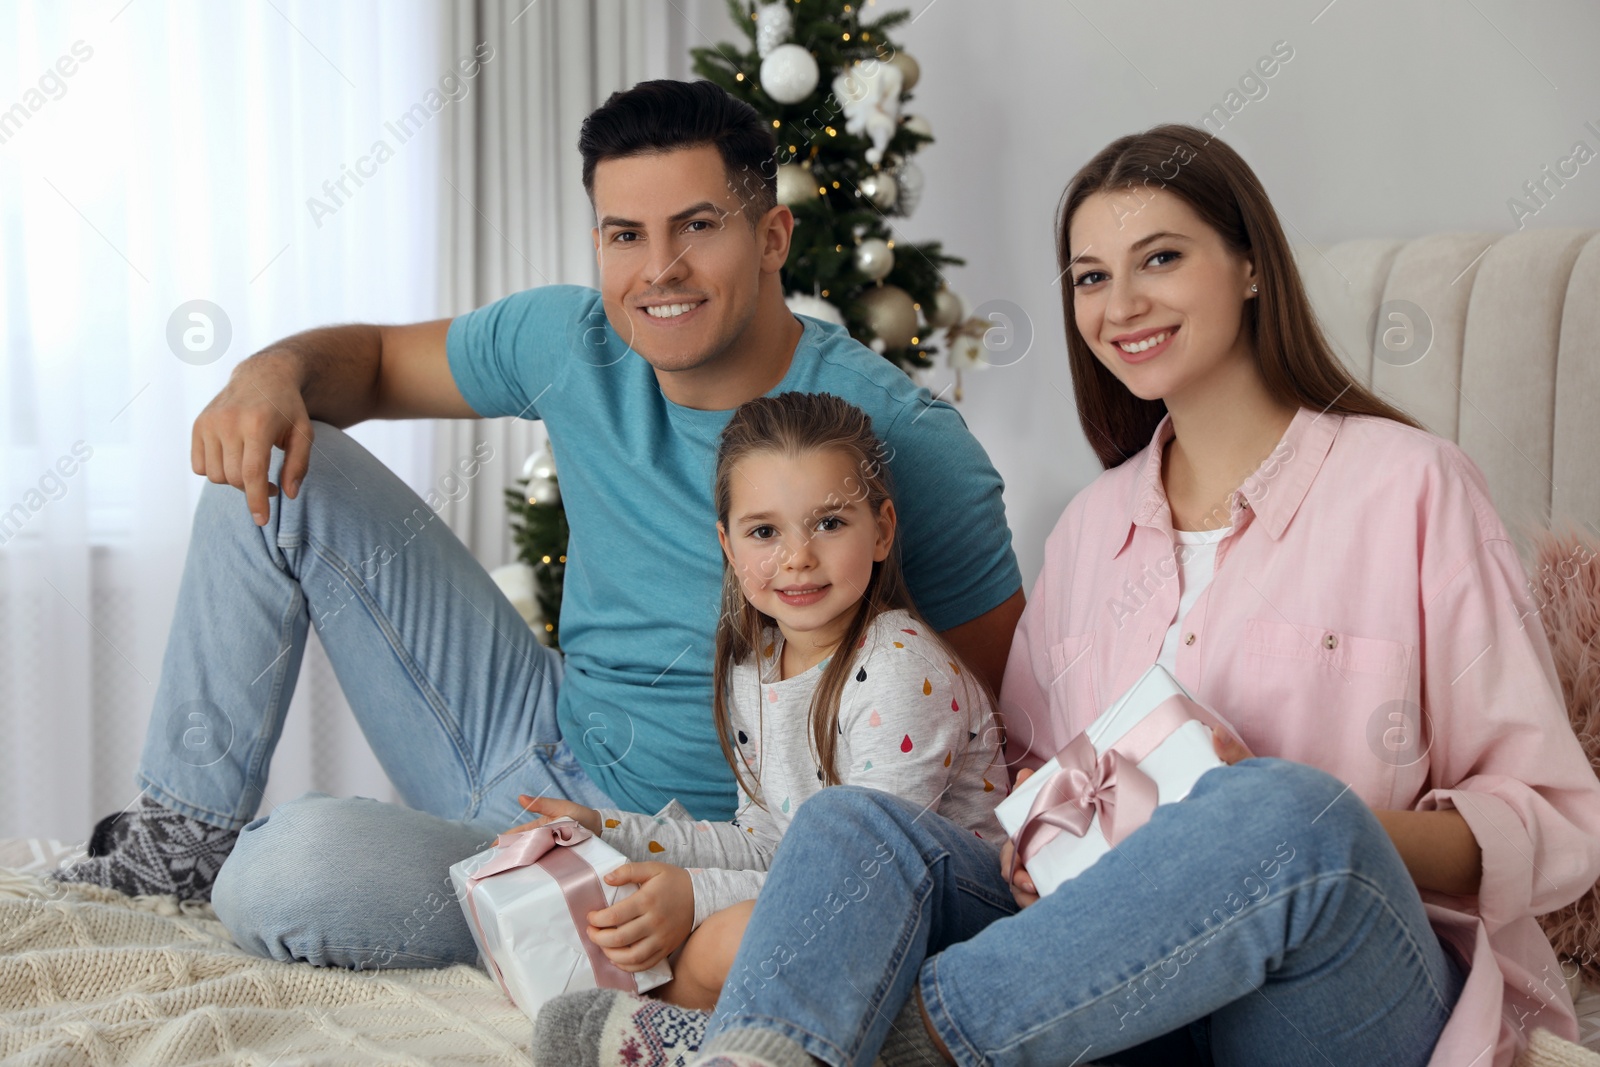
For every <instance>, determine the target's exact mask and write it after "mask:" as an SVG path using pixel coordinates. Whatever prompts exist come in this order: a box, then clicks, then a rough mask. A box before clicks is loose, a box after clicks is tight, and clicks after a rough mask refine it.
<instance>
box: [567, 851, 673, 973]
mask: <svg viewBox="0 0 1600 1067" xmlns="http://www.w3.org/2000/svg"><path fill="white" fill-rule="evenodd" d="M606 883H607V884H608V885H629V884H633V885H637V886H638V887H639V889H638V891H637V892H635V893H633V894H632V895H631V896H629V897H628V898H627V899H625V900H619V901H617V902H616V903H615V904H613V905H611V906H610V907H609V908H601V909H600V910H599V911H591V912H590V913H589V940H590V941H593V942H594V943H595V944H597V945H599V946H600V948H601V950H602V951H603V952H605V954H606V958H608V959H609V960H610V961H611V962H612V963H615V964H616V965H617V966H618V967H620V968H622V969H623V970H624V971H648V970H649V969H650V968H652V967H654V966H655V965H656V964H658V963H660V962H661V961H662V960H664V959H666V958H667V957H668V956H670V955H672V954H673V953H674V952H676V951H678V948H679V946H681V945H682V944H683V943H684V942H685V941H687V940H688V939H689V934H690V932H691V931H692V930H693V929H694V883H693V882H692V881H691V880H690V878H689V872H688V871H686V870H684V869H683V868H682V867H676V866H674V865H672V864H670V863H624V864H623V865H622V866H621V867H618V868H617V869H616V870H614V871H612V872H611V873H610V874H608V875H606Z"/></svg>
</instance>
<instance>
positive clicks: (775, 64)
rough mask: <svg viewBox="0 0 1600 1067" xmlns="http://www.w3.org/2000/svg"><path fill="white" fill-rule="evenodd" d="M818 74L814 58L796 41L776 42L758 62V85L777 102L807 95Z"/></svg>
mask: <svg viewBox="0 0 1600 1067" xmlns="http://www.w3.org/2000/svg"><path fill="white" fill-rule="evenodd" d="M821 76H822V73H821V71H819V70H818V69H817V61H816V58H815V57H814V56H812V54H811V53H810V52H807V51H806V50H805V49H804V48H801V47H800V46H799V45H797V44H780V45H778V47H776V48H774V49H773V50H772V51H771V52H769V53H768V54H767V58H765V59H763V60H762V61H761V88H762V89H765V90H766V93H767V95H768V96H770V97H772V99H774V100H776V101H777V102H778V103H780V104H798V103H799V102H800V101H802V100H804V99H805V98H806V97H808V96H810V95H811V91H812V90H813V89H815V88H816V87H817V79H818V78H820V77H821Z"/></svg>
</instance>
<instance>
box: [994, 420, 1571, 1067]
mask: <svg viewBox="0 0 1600 1067" xmlns="http://www.w3.org/2000/svg"><path fill="white" fill-rule="evenodd" d="M1172 436H1173V429H1172V419H1171V416H1170V415H1169V416H1167V417H1165V418H1163V419H1162V421H1161V423H1160V425H1159V426H1157V428H1156V431H1155V434H1154V436H1153V437H1152V439H1151V442H1150V444H1149V445H1148V446H1146V447H1145V448H1144V449H1143V450H1142V451H1141V452H1139V453H1138V454H1137V455H1135V456H1133V457H1132V458H1131V459H1129V460H1127V461H1126V462H1124V463H1122V464H1120V465H1119V466H1117V467H1115V468H1113V469H1111V470H1108V471H1106V472H1104V473H1103V474H1101V475H1100V476H1099V477H1098V478H1097V479H1096V480H1095V481H1094V482H1093V483H1091V484H1090V485H1089V486H1088V487H1087V488H1085V489H1084V490H1083V491H1082V492H1080V493H1079V494H1078V495H1077V496H1076V497H1074V498H1073V500H1072V502H1071V503H1070V504H1068V505H1067V509H1066V511H1065V512H1064V513H1063V514H1062V516H1061V520H1060V521H1059V522H1058V523H1057V524H1056V528H1055V530H1054V531H1053V532H1052V533H1051V535H1050V538H1049V540H1048V541H1047V543H1046V546H1045V558H1044V566H1043V570H1042V571H1041V572H1040V575H1039V580H1038V582H1037V583H1036V584H1035V586H1034V589H1033V594H1032V597H1031V598H1030V600H1029V601H1028V606H1027V609H1026V610H1025V611H1024V613H1023V616H1022V619H1021V621H1020V623H1019V624H1018V627H1017V632H1016V637H1015V639H1014V640H1013V643H1012V646H1011V657H1010V660H1009V662H1008V665H1007V668H1006V673H1005V680H1004V683H1003V685H1002V689H1001V707H1002V710H1003V711H1004V713H1005V721H1006V727H1007V733H1008V735H1009V744H1008V756H1009V758H1010V759H1011V761H1012V762H1013V763H1015V764H1017V765H1019V766H1022V767H1037V766H1038V765H1040V764H1041V763H1043V762H1044V761H1045V760H1047V759H1048V758H1050V757H1051V756H1052V755H1054V754H1055V753H1056V752H1057V750H1059V749H1060V748H1061V747H1062V746H1064V745H1065V744H1066V743H1067V742H1068V741H1069V740H1071V738H1072V737H1073V736H1074V735H1075V734H1076V733H1077V732H1078V731H1080V730H1082V729H1083V728H1084V727H1085V726H1087V725H1088V724H1089V723H1090V722H1091V721H1093V719H1094V718H1095V716H1096V715H1098V714H1099V713H1100V711H1102V710H1103V709H1104V708H1105V707H1106V706H1107V705H1108V704H1109V703H1110V702H1111V701H1112V700H1113V699H1114V698H1115V697H1117V696H1118V695H1119V694H1121V693H1122V692H1123V691H1125V690H1126V689H1127V688H1128V687H1129V686H1131V685H1132V684H1133V683H1134V681H1136V680H1137V679H1138V677H1139V675H1140V674H1141V673H1143V672H1144V671H1145V669H1146V668H1148V667H1149V666H1150V665H1151V664H1152V663H1154V662H1155V659H1156V655H1157V653H1158V652H1159V650H1160V648H1161V644H1162V640H1163V638H1164V637H1165V635H1166V632H1167V628H1168V627H1169V626H1170V625H1171V624H1172V621H1173V619H1174V618H1175V616H1176V614H1177V607H1178V578H1177V564H1176V559H1175V549H1174V539H1173V533H1172V519H1171V512H1170V510H1169V508H1168V505H1167V499H1166V492H1165V490H1164V488H1163V483H1162V479H1161V459H1162V453H1163V451H1164V447H1163V446H1164V445H1165V444H1166V442H1167V441H1168V440H1169V439H1170V438H1171V437H1172ZM1529 477H1537V475H1536V474H1535V472H1533V471H1532V470H1530V471H1529ZM1230 524H1231V525H1232V526H1233V530H1232V532H1230V533H1229V534H1228V535H1227V536H1226V537H1225V538H1224V539H1223V540H1222V541H1221V542H1220V543H1219V544H1218V546H1217V555H1216V571H1215V575H1214V577H1213V578H1212V581H1211V584H1210V585H1209V586H1208V587H1207V588H1206V590H1205V591H1204V593H1203V594H1202V595H1201V596H1200V598H1199V600H1198V601H1196V602H1195V604H1194V606H1193V608H1192V609H1191V610H1190V612H1189V614H1188V615H1187V616H1186V617H1185V619H1184V621H1183V628H1182V631H1181V633H1180V635H1179V641H1178V645H1177V658H1176V670H1175V672H1174V674H1175V676H1176V677H1177V679H1178V681H1179V682H1181V683H1182V684H1183V685H1184V687H1185V688H1187V689H1188V690H1189V691H1190V692H1192V693H1194V694H1195V695H1196V696H1197V697H1199V698H1200V699H1201V700H1202V701H1204V702H1206V703H1207V704H1209V705H1210V706H1212V707H1214V708H1215V709H1216V710H1217V711H1219V712H1220V713H1221V714H1222V716H1223V717H1224V718H1225V719H1226V720H1227V721H1229V722H1230V723H1232V724H1233V725H1234V726H1235V728H1236V729H1237V730H1238V731H1239V734H1240V736H1241V737H1242V738H1243V740H1244V741H1245V743H1246V744H1248V745H1249V747H1250V749H1251V751H1252V752H1254V753H1255V754H1256V755H1258V756H1277V757H1280V758H1283V759H1289V760H1296V761H1298V762H1301V763H1306V764H1310V765H1311V766H1314V767H1318V768H1321V769H1322V770H1324V771H1327V772H1328V773H1329V774H1332V775H1333V776H1335V777H1337V778H1339V779H1340V780H1341V781H1343V782H1345V783H1347V784H1348V785H1349V787H1350V792H1351V793H1352V794H1353V795H1354V797H1359V798H1360V800H1362V801H1364V802H1365V803H1366V804H1367V805H1368V806H1369V807H1372V808H1374V809H1394V810H1416V811H1430V810H1435V809H1455V810H1457V811H1459V812H1460V813H1461V815H1462V817H1463V818H1464V819H1465V820H1466V822H1467V825H1468V826H1469V827H1471V829H1472V832H1473V835H1474V836H1475V837H1476V838H1477V842H1478V844H1479V846H1480V847H1481V848H1482V851H1483V879H1482V884H1481V889H1480V891H1479V893H1478V895H1477V896H1476V897H1457V896H1450V895H1446V894H1442V893H1435V892H1429V891H1424V892H1423V893H1422V898H1423V901H1424V903H1425V906H1426V908H1427V912H1428V916H1429V919H1430V921H1431V922H1432V924H1433V928H1434V930H1435V932H1436V933H1437V934H1438V935H1439V937H1440V939H1441V941H1442V942H1443V943H1445V944H1446V945H1447V946H1450V947H1451V948H1453V949H1454V950H1455V952H1456V954H1457V957H1458V958H1459V959H1461V960H1462V961H1463V962H1464V966H1466V967H1467V968H1469V972H1468V978H1467V983H1466V988H1465V989H1464V991H1463V992H1462V995H1461V998H1460V1000H1459V1002H1458V1003H1457V1005H1456V1008H1455V1011H1454V1012H1453V1014H1452V1015H1451V1017H1450V1020H1449V1023H1448V1024H1447V1025H1446V1027H1445V1030H1444V1033H1443V1035H1442V1036H1441V1038H1440V1041H1439V1044H1438V1046H1437V1049H1436V1051H1435V1053H1434V1056H1433V1059H1432V1060H1431V1061H1430V1065H1431V1067H1466V1065H1468V1064H1472V1065H1475V1067H1508V1065H1509V1064H1510V1063H1511V1061H1512V1059H1513V1058H1514V1056H1515V1054H1516V1053H1517V1051H1518V1050H1519V1049H1520V1048H1521V1047H1523V1046H1524V1045H1525V1044H1526V1042H1527V1035H1528V1034H1529V1033H1530V1032H1531V1031H1532V1030H1533V1029H1535V1028H1538V1027H1544V1028H1546V1029H1549V1030H1551V1031H1553V1032H1554V1033H1556V1034H1557V1035H1559V1036H1561V1037H1564V1038H1566V1039H1568V1040H1574V1039H1576V1036H1577V1023H1576V1019H1575V1016H1574V1011H1573V1007H1572V1000H1571V997H1570V995H1569V994H1568V991H1567V987H1566V984H1565V982H1564V981H1563V979H1562V975H1561V969H1560V966H1559V964H1558V961H1557V959H1556V956H1555V953H1554V952H1553V951H1552V950H1551V948H1550V943H1549V941H1548V939H1546V937H1545V936H1544V933H1543V931H1542V930H1541V929H1540V927H1539V925H1538V923H1537V922H1536V921H1535V919H1534V918H1533V917H1534V916H1535V915H1539V914H1543V913H1544V912H1548V911H1552V910H1555V909H1556V908H1559V907H1561V906H1563V905H1565V904H1567V903H1569V902H1571V901H1573V900H1575V899H1576V898H1577V897H1579V896H1580V895H1582V893H1583V892H1584V891H1585V890H1587V889H1588V888H1589V887H1590V886H1592V885H1594V884H1595V881H1596V879H1597V878H1600V782H1597V780H1596V777H1595V773H1594V771H1593V770H1592V769H1591V768H1590V766H1589V763H1588V761H1587V759H1586V758H1585V757H1584V754H1583V751H1582V749H1581V748H1580V747H1579V744H1578V741H1577V739H1576V737H1575V736H1574V734H1573V732H1572V729H1571V727H1570V725H1569V723H1568V719H1567V715H1566V713H1565V711H1564V705H1563V701H1562V696H1561V690H1560V685H1559V682H1558V681H1557V678H1556V673H1555V664H1554V661H1553V660H1552V659H1551V655H1550V648H1549V644H1548V642H1547V641H1546V638H1545V633H1544V630H1543V627H1542V625H1541V623H1540V619H1539V615H1538V605H1537V604H1536V603H1535V601H1534V598H1533V595H1532V592H1531V588H1530V586H1529V583H1528V580H1527V574H1526V571H1525V570H1524V569H1523V566H1522V563H1521V561H1520V560H1519V558H1518V556H1517V552H1516V549H1515V547H1514V546H1513V545H1512V543H1511V541H1510V540H1509V538H1508V536H1507V533H1506V529H1505V526H1504V525H1503V523H1502V522H1501V520H1500V517H1499V516H1498V514H1496V512H1495V509H1494V506H1493V505H1492V504H1491V503H1490V500H1489V493H1488V488H1487V484H1486V483H1485V481H1484V478H1483V474H1482V472H1481V471H1479V469H1478V467H1477V466H1476V464H1474V463H1473V462H1472V460H1470V459H1469V458H1467V456H1466V454H1465V453H1464V452H1463V451H1462V450H1461V449H1460V448H1459V447H1458V446H1457V445H1455V444H1453V443H1451V442H1450V441H1447V440H1444V439H1443V438H1440V437H1437V436H1435V435H1433V434H1430V433H1426V432H1423V431H1421V430H1416V429H1412V428H1411V427H1409V426H1406V425H1404V424H1402V423H1398V422H1394V421H1392V420H1389V419H1383V418H1376V417H1370V416H1341V415H1335V414H1330V413H1322V414H1318V413H1317V412H1315V411H1313V410H1311V409H1309V408H1301V409H1300V410H1299V412H1298V413H1297V414H1296V415H1295V417H1294V419H1293V421H1292V422H1291V423H1290V425H1289V428H1288V430H1287V431H1286V432H1285V434H1284V436H1283V439H1282V441H1280V442H1279V445H1278V448H1277V449H1276V450H1275V451H1274V452H1273V454H1272V456H1271V457H1269V458H1268V459H1267V460H1266V461H1265V462H1263V463H1262V465H1261V466H1260V467H1259V468H1258V469H1257V470H1256V471H1255V473H1254V474H1252V475H1251V476H1250V477H1249V478H1248V479H1246V480H1245V482H1244V483H1243V484H1242V485H1241V486H1240V487H1239V489H1238V490H1237V491H1236V492H1235V493H1234V494H1233V496H1232V497H1231V499H1230V501H1229V514H1228V516H1227V517H1226V518H1225V519H1224V518H1223V517H1222V516H1220V515H1218V516H1217V521H1216V522H1215V524H1214V525H1215V526H1216V527H1217V528H1221V527H1224V526H1228V525H1230ZM1583 562H1587V561H1583ZM1336 803H1337V801H1336ZM1490 1050H1492V1051H1490Z"/></svg>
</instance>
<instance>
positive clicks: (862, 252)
mask: <svg viewBox="0 0 1600 1067" xmlns="http://www.w3.org/2000/svg"><path fill="white" fill-rule="evenodd" d="M856 269H857V270H859V271H860V272H861V273H862V274H865V275H866V276H867V277H869V278H871V279H872V280H873V281H880V280H882V279H883V278H886V277H888V276H889V272H890V271H892V270H894V249H892V248H890V247H889V245H888V243H887V242H885V241H884V240H883V239H882V238H879V237H868V238H867V239H866V240H865V241H862V242H861V243H860V244H858V245H856Z"/></svg>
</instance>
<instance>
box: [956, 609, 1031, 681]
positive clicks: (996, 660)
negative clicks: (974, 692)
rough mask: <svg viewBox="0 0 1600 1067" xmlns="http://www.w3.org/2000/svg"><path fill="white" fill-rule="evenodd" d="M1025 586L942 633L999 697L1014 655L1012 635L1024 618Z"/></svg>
mask: <svg viewBox="0 0 1600 1067" xmlns="http://www.w3.org/2000/svg"><path fill="white" fill-rule="evenodd" d="M1022 607H1023V596H1022V590H1021V589H1020V588H1018V589H1017V591H1016V592H1015V593H1012V594H1011V595H1010V596H1009V597H1007V598H1006V599H1005V601H1004V602H1003V603H1001V604H999V605H997V606H995V607H993V608H990V609H989V610H988V611H986V612H984V613H983V614H982V615H979V616H978V617H977V618H976V619H970V620H968V621H967V622H964V623H962V624H961V625H960V626H953V627H951V628H950V629H948V630H946V631H944V632H943V633H942V634H940V636H941V637H943V638H944V639H945V640H946V641H948V642H950V647H951V648H953V649H955V650H956V654H957V655H959V656H960V657H961V659H962V660H963V661H964V662H965V663H966V665H967V666H968V667H971V668H972V670H973V671H975V672H976V673H977V675H978V677H979V678H982V679H983V680H984V681H985V682H988V683H989V689H990V691H991V692H993V693H994V694H995V695H996V696H997V697H998V695H999V693H1000V679H1001V678H1004V677H1005V673H1006V659H1007V657H1009V656H1010V655H1011V638H1012V635H1013V634H1015V633H1016V630H1017V620H1018V619H1020V618H1022Z"/></svg>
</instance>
